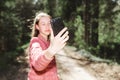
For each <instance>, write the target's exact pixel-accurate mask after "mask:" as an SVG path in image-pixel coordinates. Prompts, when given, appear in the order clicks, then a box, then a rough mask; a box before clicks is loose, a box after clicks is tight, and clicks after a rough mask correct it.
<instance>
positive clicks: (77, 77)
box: [56, 51, 97, 80]
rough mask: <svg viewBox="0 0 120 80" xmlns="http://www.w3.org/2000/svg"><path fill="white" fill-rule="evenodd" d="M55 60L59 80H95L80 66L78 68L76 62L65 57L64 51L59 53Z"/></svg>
mask: <svg viewBox="0 0 120 80" xmlns="http://www.w3.org/2000/svg"><path fill="white" fill-rule="evenodd" d="M56 59H57V66H58V74H59V77H60V80H97V79H96V78H95V77H93V76H92V75H91V74H90V73H89V72H87V71H86V70H85V69H84V68H83V67H82V66H79V65H78V63H77V62H76V60H74V59H72V58H71V57H69V56H67V54H66V53H65V51H60V52H59V54H58V55H57V56H56Z"/></svg>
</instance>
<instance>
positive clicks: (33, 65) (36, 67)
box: [28, 36, 59, 80]
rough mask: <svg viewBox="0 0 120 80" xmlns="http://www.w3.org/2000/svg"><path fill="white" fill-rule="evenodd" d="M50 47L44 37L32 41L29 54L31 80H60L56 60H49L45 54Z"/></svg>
mask: <svg viewBox="0 0 120 80" xmlns="http://www.w3.org/2000/svg"><path fill="white" fill-rule="evenodd" d="M33 43H34V44H33ZM48 46H49V42H48V41H46V40H45V39H44V38H43V37H42V36H38V37H33V38H32V39H31V41H30V54H29V64H30V71H29V73H28V79H29V80H59V79H58V76H57V68H56V62H55V58H53V59H51V60H50V59H47V58H46V57H45V55H44V53H43V50H45V49H47V48H48Z"/></svg>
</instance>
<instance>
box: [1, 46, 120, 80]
mask: <svg viewBox="0 0 120 80" xmlns="http://www.w3.org/2000/svg"><path fill="white" fill-rule="evenodd" d="M56 60H57V67H58V75H59V78H60V80H120V65H118V64H107V63H103V62H91V61H89V60H88V59H87V58H85V57H83V56H81V55H80V54H79V53H78V52H76V51H75V48H74V47H70V46H66V47H65V48H64V49H63V50H62V51H60V52H59V53H58V54H57V55H56ZM17 61H18V63H19V64H15V65H11V67H10V69H9V70H7V71H6V72H4V73H2V74H0V80H26V78H27V72H28V70H29V67H28V57H27V56H26V55H21V56H19V57H18V58H17Z"/></svg>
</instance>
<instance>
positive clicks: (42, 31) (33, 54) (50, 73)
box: [28, 12, 69, 80]
mask: <svg viewBox="0 0 120 80" xmlns="http://www.w3.org/2000/svg"><path fill="white" fill-rule="evenodd" d="M50 20H51V17H50V16H49V15H48V14H47V13H44V12H41V13H39V14H37V15H36V17H35V19H34V24H33V30H32V38H31V40H30V46H29V51H30V53H29V64H30V71H29V73H28V80H59V79H58V76H57V68H56V62H55V54H56V53H57V52H58V51H60V50H61V49H62V48H63V47H64V46H65V45H66V41H67V40H68V39H69V36H68V31H67V28H64V29H62V30H61V31H60V32H59V33H58V34H57V35H56V36H54V33H53V30H52V27H51V23H50Z"/></svg>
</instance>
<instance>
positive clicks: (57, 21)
mask: <svg viewBox="0 0 120 80" xmlns="http://www.w3.org/2000/svg"><path fill="white" fill-rule="evenodd" d="M51 25H52V29H53V32H54V36H56V35H57V34H58V33H59V32H60V31H61V30H62V29H63V28H64V27H65V25H64V23H63V20H62V18H61V17H57V18H53V19H51Z"/></svg>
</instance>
